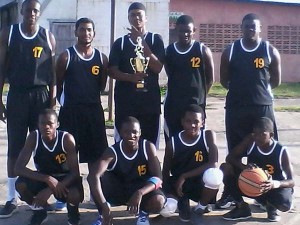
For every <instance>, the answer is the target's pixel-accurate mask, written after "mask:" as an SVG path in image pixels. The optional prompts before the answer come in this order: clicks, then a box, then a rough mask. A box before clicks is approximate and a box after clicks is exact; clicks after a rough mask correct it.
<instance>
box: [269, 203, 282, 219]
mask: <svg viewBox="0 0 300 225" xmlns="http://www.w3.org/2000/svg"><path fill="white" fill-rule="evenodd" d="M267 214H268V220H269V221H270V222H278V221H280V219H281V217H280V216H279V215H278V213H277V209H276V208H275V207H273V206H270V205H267Z"/></svg>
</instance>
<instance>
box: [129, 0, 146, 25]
mask: <svg viewBox="0 0 300 225" xmlns="http://www.w3.org/2000/svg"><path fill="white" fill-rule="evenodd" d="M128 21H129V23H130V25H131V26H134V27H136V28H143V27H144V26H145V24H146V22H147V17H146V7H145V6H144V5H143V4H142V3H140V2H134V3H132V4H131V5H130V6H129V8H128Z"/></svg>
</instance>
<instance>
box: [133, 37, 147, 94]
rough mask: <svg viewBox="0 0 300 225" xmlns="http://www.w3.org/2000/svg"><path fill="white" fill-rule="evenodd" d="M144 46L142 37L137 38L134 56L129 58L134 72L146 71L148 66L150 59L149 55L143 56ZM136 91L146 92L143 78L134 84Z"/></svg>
mask: <svg viewBox="0 0 300 225" xmlns="http://www.w3.org/2000/svg"><path fill="white" fill-rule="evenodd" d="M143 48H144V46H143V45H142V38H141V37H138V38H137V45H136V47H135V50H134V51H135V54H136V57H135V58H131V59H130V64H131V66H132V69H133V71H134V72H135V73H146V70H147V68H148V64H149V61H150V57H145V56H144V50H143ZM136 91H141V92H147V91H148V90H147V88H146V87H145V80H144V79H142V80H140V81H139V82H138V83H137V84H136Z"/></svg>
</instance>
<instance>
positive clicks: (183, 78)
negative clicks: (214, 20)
mask: <svg viewBox="0 0 300 225" xmlns="http://www.w3.org/2000/svg"><path fill="white" fill-rule="evenodd" d="M202 48H203V43H199V42H197V41H194V42H193V44H192V45H191V47H190V48H189V49H188V50H186V51H185V52H181V51H179V50H178V49H177V47H176V43H173V44H171V45H169V46H168V48H167V50H166V60H165V61H166V63H165V69H166V72H167V75H168V92H167V97H166V102H165V107H166V110H170V111H171V112H173V111H174V110H176V112H177V113H180V112H178V110H181V111H183V110H184V109H185V108H186V107H187V106H188V105H189V104H197V105H205V99H206V85H205V83H206V82H205V76H204V63H203V54H202Z"/></svg>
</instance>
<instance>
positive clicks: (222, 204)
mask: <svg viewBox="0 0 300 225" xmlns="http://www.w3.org/2000/svg"><path fill="white" fill-rule="evenodd" d="M234 204H235V203H234V199H233V197H232V196H231V195H227V194H224V192H223V194H222V197H221V198H220V199H219V200H218V201H217V202H216V204H215V208H216V209H227V208H229V207H230V206H232V205H234Z"/></svg>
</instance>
